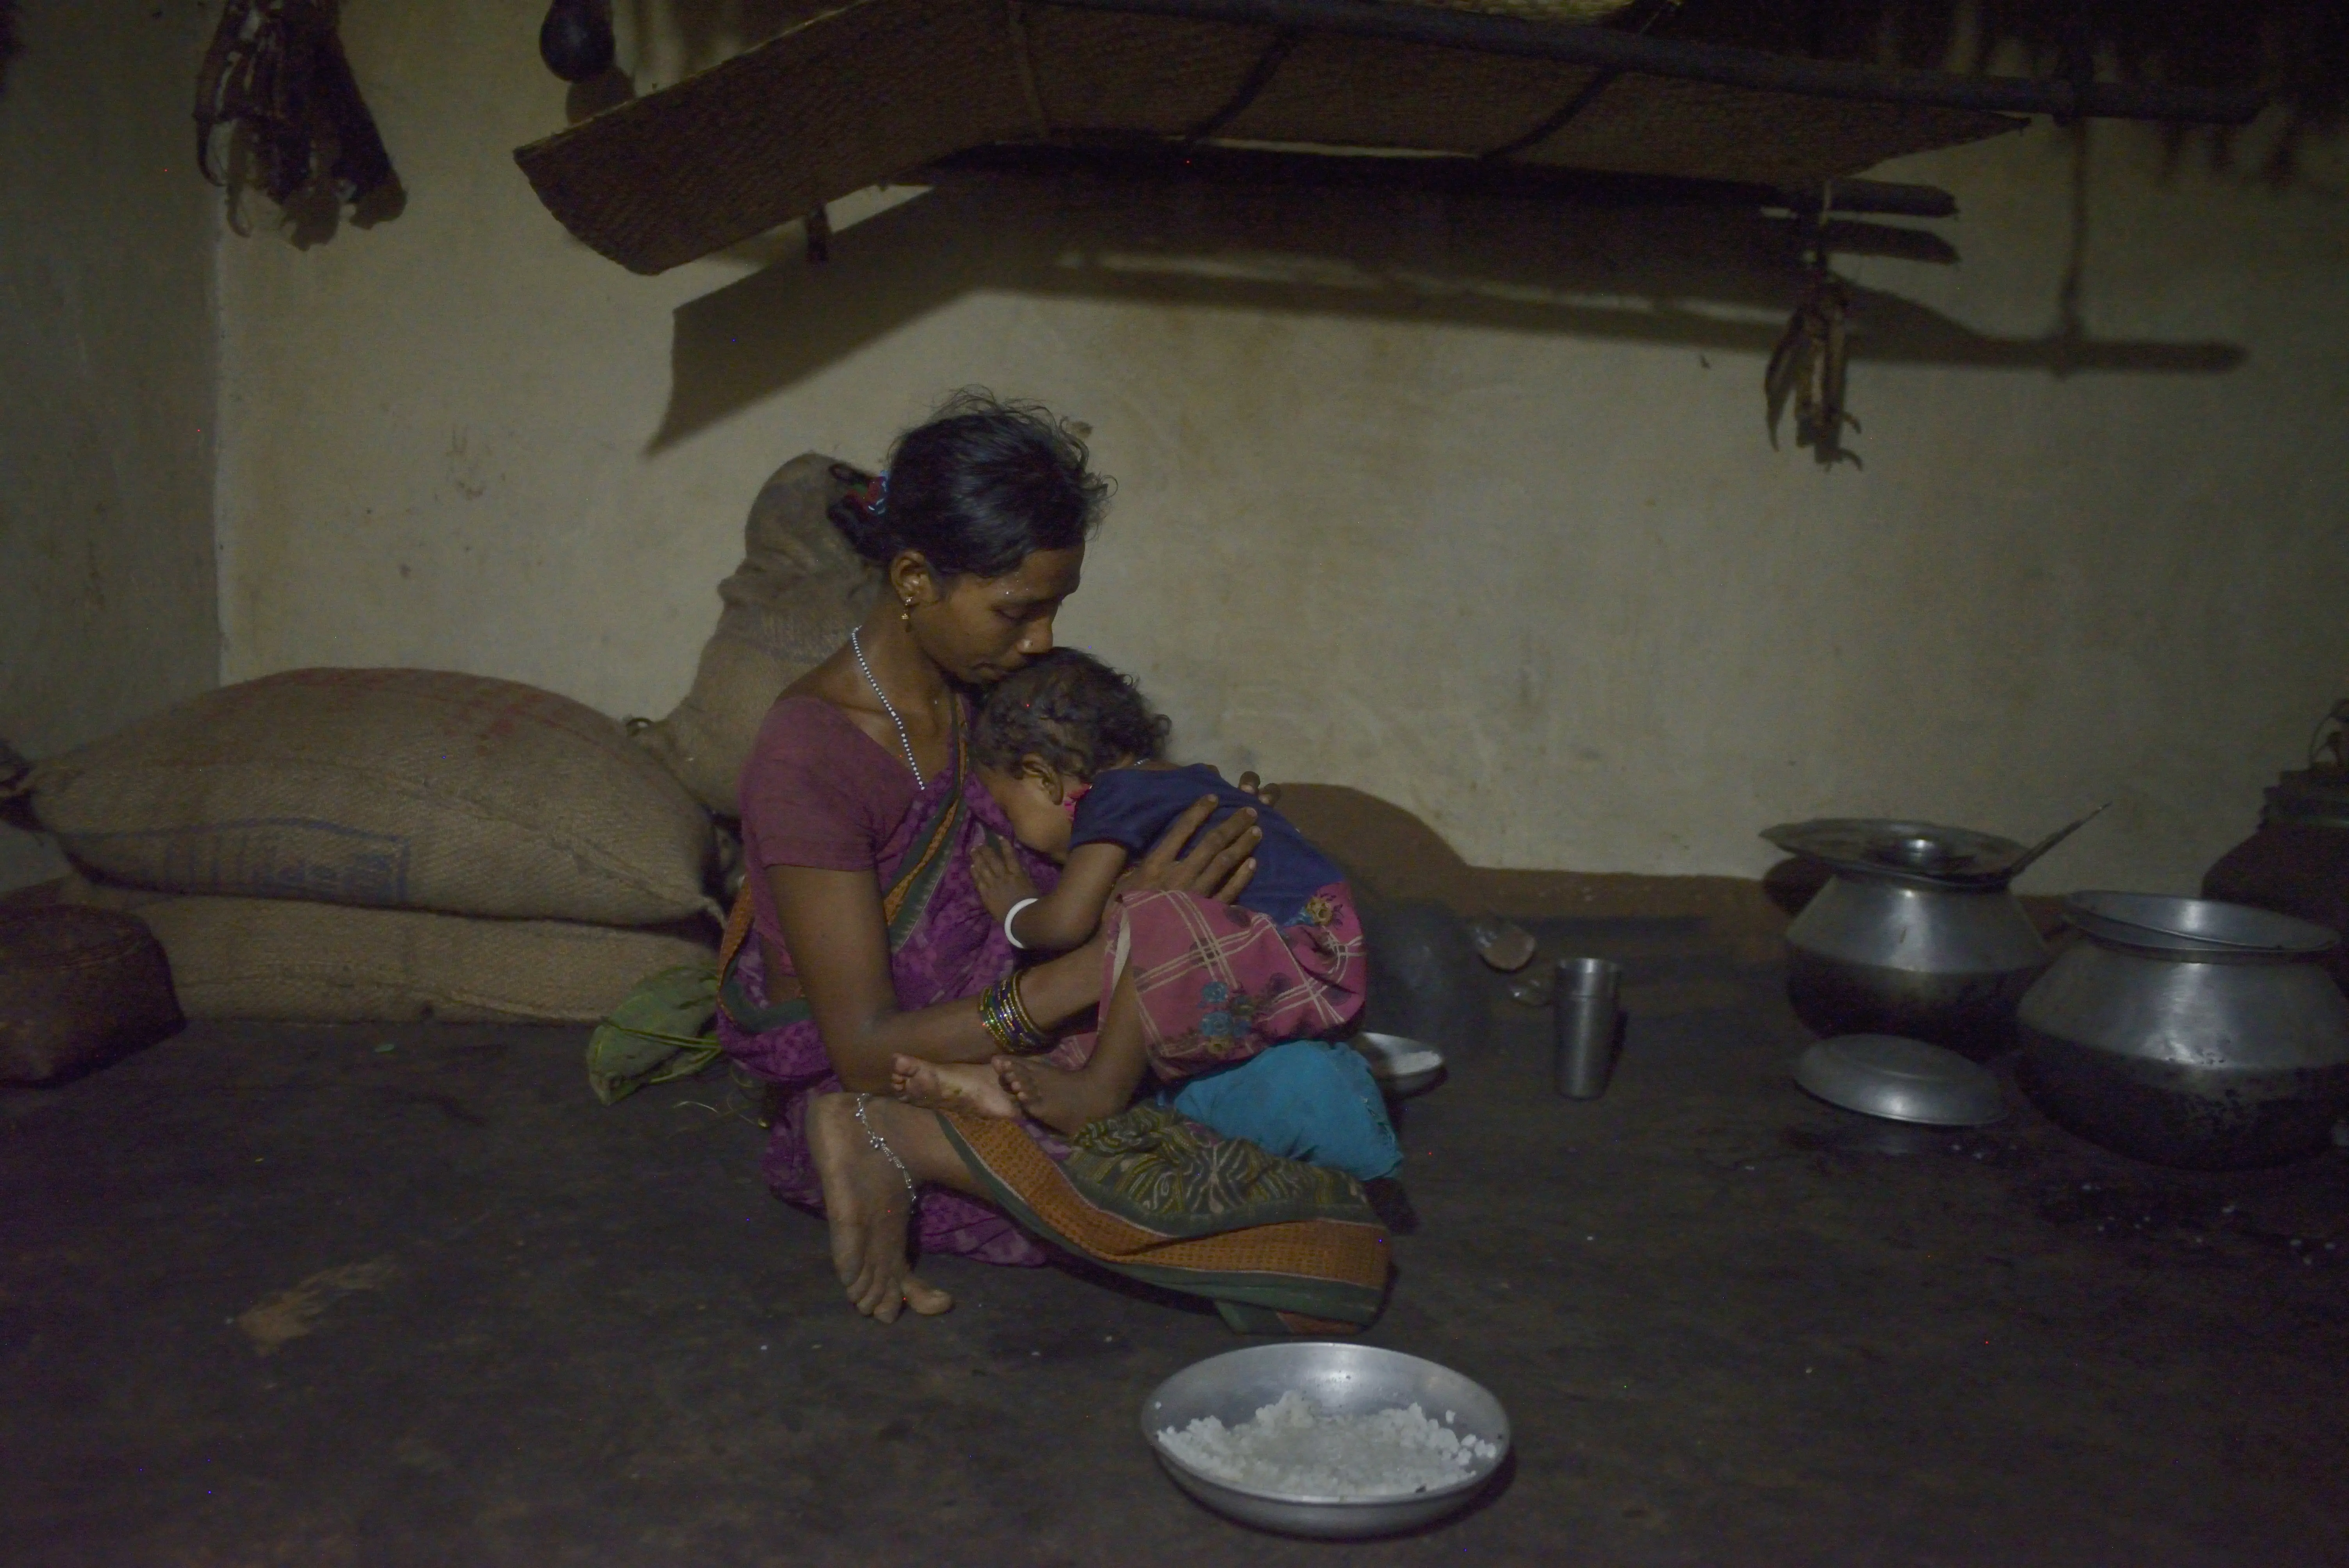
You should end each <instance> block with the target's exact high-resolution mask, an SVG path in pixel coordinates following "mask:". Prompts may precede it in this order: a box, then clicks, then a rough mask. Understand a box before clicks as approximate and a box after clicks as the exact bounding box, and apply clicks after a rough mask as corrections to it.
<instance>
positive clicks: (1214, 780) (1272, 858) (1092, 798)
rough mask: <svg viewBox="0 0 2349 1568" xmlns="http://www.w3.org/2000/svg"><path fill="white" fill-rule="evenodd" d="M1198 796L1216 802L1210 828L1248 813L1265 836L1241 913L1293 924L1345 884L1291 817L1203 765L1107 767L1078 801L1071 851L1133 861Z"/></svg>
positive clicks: (1326, 858) (1209, 822) (1209, 824)
mask: <svg viewBox="0 0 2349 1568" xmlns="http://www.w3.org/2000/svg"><path fill="white" fill-rule="evenodd" d="M1202 795H1213V796H1214V797H1215V798H1216V814H1215V815H1214V816H1212V817H1210V818H1208V819H1207V825H1208V826H1209V827H1213V826H1214V825H1215V824H1216V823H1217V822H1220V821H1222V820H1224V819H1225V818H1226V817H1228V816H1230V815H1231V814H1232V813H1233V812H1234V811H1237V810H1239V809H1240V808H1241V807H1243V806H1253V807H1255V808H1256V813H1257V826H1258V827H1259V828H1262V829H1263V830H1264V841H1263V842H1262V843H1260V844H1258V845H1257V849H1256V879H1255V880H1254V881H1253V882H1249V883H1248V885H1247V892H1243V893H1241V894H1240V896H1239V901H1238V902H1239V906H1240V907H1241V908H1242V909H1252V910H1254V911H1256V912H1257V913H1258V914H1261V915H1263V916H1264V917H1265V918H1266V919H1268V920H1269V921H1271V922H1272V923H1273V924H1275V925H1295V924H1296V923H1297V922H1298V920H1299V917H1300V916H1302V915H1303V913H1305V901H1306V900H1307V899H1309V898H1311V897H1312V896H1313V895H1314V894H1315V893H1317V892H1320V891H1321V890H1322V889H1323V888H1325V887H1328V886H1329V885H1330V883H1331V882H1343V881H1344V880H1345V877H1346V873H1345V872H1341V871H1340V870H1339V869H1338V867H1337V865H1336V864H1335V862H1333V861H1331V860H1330V857H1329V856H1327V855H1325V854H1323V853H1322V852H1321V851H1319V850H1317V849H1315V848H1314V847H1313V843H1312V841H1311V840H1309V839H1308V838H1307V837H1306V836H1305V835H1304V834H1302V833H1300V832H1299V831H1298V830H1297V829H1296V827H1295V825H1294V824H1292V823H1291V822H1290V821H1289V820H1288V818H1286V817H1284V816H1282V815H1281V814H1280V813H1279V812H1278V811H1276V810H1273V809H1272V808H1271V807H1269V806H1267V805H1265V804H1264V803H1262V802H1261V801H1259V800H1258V799H1257V798H1256V797H1255V796H1253V795H1251V794H1249V793H1248V792H1247V790H1245V789H1240V788H1239V787H1238V786H1237V785H1233V784H1226V783H1225V782H1224V780H1223V779H1222V778H1221V776H1219V775H1218V774H1217V773H1216V770H1215V769H1212V768H1210V767H1208V766H1207V765H1206V763H1204V762H1202V763H1196V764H1194V765H1193V766H1191V767H1189V768H1112V769H1109V770H1107V771H1106V772H1104V773H1102V775H1101V777H1099V778H1098V779H1094V780H1093V787H1092V789H1090V790H1088V791H1086V793H1085V797H1084V799H1081V800H1079V801H1078V802H1077V820H1076V828H1075V830H1074V831H1072V832H1071V834H1070V835H1069V847H1070V848H1071V849H1072V850H1073V849H1075V848H1076V847H1077V846H1078V845H1079V844H1097V843H1110V844H1116V845H1118V846H1120V847H1121V848H1123V850H1124V851H1125V852H1126V853H1127V854H1129V855H1138V854H1140V853H1141V852H1142V851H1144V850H1146V849H1148V848H1149V847H1150V846H1151V845H1153V844H1154V843H1156V842H1157V841H1158V835H1159V834H1161V833H1163V832H1164V831H1165V830H1166V824H1167V823H1169V822H1171V821H1173V820H1174V819H1175V818H1176V817H1178V816H1181V815H1182V814H1183V811H1184V810H1185V808H1187V807H1188V806H1189V805H1190V804H1191V803H1192V802H1193V801H1195V800H1196V799H1198V798H1199V797H1200V796H1202Z"/></svg>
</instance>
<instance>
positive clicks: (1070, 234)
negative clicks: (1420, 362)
mask: <svg viewBox="0 0 2349 1568" xmlns="http://www.w3.org/2000/svg"><path fill="white" fill-rule="evenodd" d="M1832 228H1833V229H1834V231H1835V232H1834V234H1833V236H1832V240H1833V244H1832V248H1833V249H1834V250H1836V251H1838V252H1840V253H1845V254H1854V253H1857V254H1883V255H1898V256H1901V257H1904V258H1906V259H1909V260H1916V261H1929V262H1930V261H1940V262H1952V261H1955V260H1956V259H1957V256H1956V253H1955V252H1954V251H1953V250H1951V248H1950V247H1949V246H1948V245H1947V243H1946V242H1943V241H1942V240H1941V239H1940V237H1939V236H1938V235H1935V234H1932V233H1929V232H1920V231H1917V230H1913V229H1905V228H1899V227H1895V226H1890V225H1884V224H1873V223H1837V224H1835V225H1832ZM1803 244H1804V235H1803V231H1802V228H1801V226H1800V225H1799V224H1798V223H1796V222H1795V221H1794V220H1792V219H1790V218H1785V217H1774V216H1771V215H1768V214H1766V213H1764V212H1762V211H1756V210H1754V208H1752V207H1751V206H1746V207H1735V206H1724V205H1720V204H1714V203H1703V202H1696V201H1687V200H1684V199H1683V200H1677V201H1674V200H1669V199H1663V198H1659V197H1656V196H1654V195H1652V194H1651V195H1645V196H1640V197H1638V198H1631V197H1628V196H1627V197H1626V198H1625V199H1624V200H1622V201H1611V202H1610V201H1576V202H1573V203H1570V204H1568V203H1561V202H1558V201H1526V200H1523V199H1517V198H1510V197H1504V196H1491V195H1484V194H1464V193H1461V192H1456V191H1454V192H1444V191H1432V190H1425V189H1417V190H1413V189H1385V190H1381V189H1378V188H1368V189H1364V188H1352V189H1348V188H1317V187H1310V186H1308V187H1296V186H1288V187H1280V188H1264V187H1249V186H1246V185H1239V186H1234V185H1227V184H1208V183H1206V182H1199V183H1185V182H1182V181H1175V182H1172V183H1167V182H1162V181H1131V180H1125V181H1122V180H1118V179H1115V178H1111V177H1085V178H1066V179H1060V180H1051V181H1047V180H1039V179H1035V178H1032V177H1026V176H1015V175H1006V174H986V175H968V174H963V175H953V176H948V177H946V179H945V182H943V183H941V184H939V185H938V186H936V188H935V189H933V190H932V191H930V192H929V193H928V194H927V195H925V196H922V197H920V198H918V199H917V200H915V201H908V202H905V203H904V204H903V205H900V206H897V207H894V208H891V209H890V210H888V211H885V212H882V213H880V214H879V215H877V216H875V217H873V218H870V219H868V220H866V221H865V222H862V223H859V224H857V225H856V226H855V227H854V228H853V229H850V230H847V231H845V232H841V233H839V234H837V235H836V236H833V238H832V240H831V243H830V254H831V260H830V261H829V263H825V264H823V265H812V264H810V263H808V262H807V260H806V259H805V255H804V239H803V237H802V233H801V231H800V228H799V226H798V225H792V226H790V227H788V228H786V229H784V230H781V231H778V232H777V233H776V234H775V235H771V236H768V237H766V238H764V239H762V240H760V241H755V242H750V244H748V245H745V246H741V247H737V248H736V249H735V250H734V251H732V252H729V253H726V254H727V255H729V256H730V257H732V258H734V259H737V260H747V261H750V262H751V263H753V264H757V263H765V264H764V265H762V266H761V270H759V271H757V272H754V273H751V274H750V276H748V277H745V278H743V279H742V280H740V282H738V283H734V284H729V285H728V286H726V287H724V288H721V289H719V290H717V291H716V292H714V293H712V294H705V295H703V296H702V297H701V298H699V299H697V300H694V301H692V302H690V303H689V304H685V305H682V306H680V307H679V308H678V311H677V313H676V325H675V335H674V338H673V343H672V347H671V353H670V359H671V373H672V380H671V386H670V392H669V402H668V407H667V412H666V414H665V416H664V418H663V419H662V421H661V425H660V428H659V429H658V430H657V432H656V433H655V434H654V436H653V438H652V439H651V441H650V443H649V448H648V449H650V450H654V451H657V450H659V449H663V448H665V447H667V446H668V445H670V444H672V443H674V442H676V441H678V440H681V439H683V438H686V437H688V436H690V435H692V434H693V433H694V432H696V431H698V430H700V429H702V428H706V427H708V426H709V425H711V424H714V423H716V422H717V421H719V419H722V418H726V417H727V416H729V415H731V414H733V413H735V412H737V411H739V410H740V409H742V408H745V407H750V405H752V404H754V403H756V402H758V401H760V400H761V399H762V398H764V397H769V396H771V395H772V394H774V393H776V392H780V391H782V390H784V389H785V388H788V387H792V386H793V385H795V384H797V383H798V382H800V381H802V380H803V379H805V378H806V377H810V376H812V375H813V374H815V373H816V372H817V371H819V370H821V369H823V367H824V366H829V365H831V364H833V363H835V362H836V361H838V360H840V359H842V358H844V357H845V356H848V355H850V354H853V353H854V352H855V351H856V350H857V349H858V348H860V347H862V346H864V345H866V344H868V343H871V342H873V341H874V340H876V339H878V338H880V337H882V336H884V335H887V334H888V333H890V332H892V331H895V330H896V329H897V328H899V327H902V326H904V325H906V324H907V323H909V322H912V321H914V320H916V319H917V318H918V317H921V316H923V315H927V314H929V313H931V312H933V311H936V310H937V309H939V308H940V307H941V306H943V305H945V304H948V303H950V302H951V301H953V300H955V299H957V298H958V297H960V296H962V295H965V294H971V293H974V292H979V291H993V292H998V293H1009V294H1026V295H1031V296H1046V297H1064V298H1081V299H1092V300H1107V301H1116V302H1127V303H1135V304H1176V305H1190V306H1203V307H1209V308H1226V309H1236V310H1250V311H1277V312H1282V313H1287V314H1291V315H1325V316H1356V317H1367V318H1372V319H1383V320H1397V321H1428V322H1454V323H1461V324H1464V325H1475V326H1485V327H1498V328H1504V329H1507V330H1512V331H1517V332H1526V333H1547V334H1555V335H1562V336H1569V337H1588V338H1609V339H1619V340H1624V341H1630V342H1635V343H1649V344H1658V345H1668V346H1679V347H1690V348H1698V349H1719V350H1723V351H1725V352H1733V353H1743V354H1749V355H1754V356H1766V355H1768V354H1769V352H1770V350H1771V347H1772V346H1773V345H1774V344H1775V343H1776V341H1777V340H1778V337H1779V335H1780V334H1781V333H1782V332H1783V331H1784V330H1785V323H1786V315H1787V312H1788V311H1789V310H1790V309H1792V308H1793V305H1794V304H1795V300H1796V298H1797V297H1798V296H1799V295H1800V294H1801V292H1802V288H1803V284H1804V278H1805V272H1804V255H1803ZM1851 295H1852V299H1853V304H1854V306H1855V308H1856V313H1857V325H1856V327H1855V335H1854V338H1853V343H1852V350H1851V352H1852V356H1853V357H1854V358H1857V359H1863V360H1877V361H1889V362H1897V363H1909V364H1930V365H1957V366H1985V367H1992V368H2005V369H2045V370H2048V371H2051V372H2056V373H2066V372H2076V371H2085V370H2106V371H2126V372H2137V373H2147V372H2165V373H2173V374H2174V373H2187V374H2203V375H2208V374H2216V373H2221V372H2225V371H2229V370H2231V369H2233V368H2235V367H2236V366H2239V365H2240V364H2241V363H2242V362H2243V359H2244V351H2243V350H2242V349H2241V348H2240V346H2236V345H2233V344H2226V343H2150V342H2112V341H2097V340H2094V339H2085V338H2083V337H2082V336H2081V335H2079V334H2078V332H2077V329H2076V326H2073V327H2069V328H2067V327H2065V326H2064V325H2062V324H2061V322H2060V321H2059V323H2058V325H2054V326H2052V327H2051V329H2050V331H2049V332H2048V333H2047V334H2046V335H2042V336H2036V337H1999V336H1994V335H1986V334H1982V333H1979V332H1976V331H1974V330H1973V329H1972V328H1971V327H1968V326H1965V325H1962V324H1961V323H1959V322H1956V321H1953V320H1951V318H1950V317H1948V316H1946V315H1941V314H1940V313H1939V312H1937V311H1934V310H1931V309H1930V308H1928V307H1926V306H1924V305H1920V304H1916V303H1914V302H1913V301H1909V300H1905V299H1902V298H1900V297H1899V296H1898V295H1895V294H1886V293H1884V292H1882V291H1880V290H1875V289H1867V288H1859V287H1854V288H1853V289H1852V290H1851ZM1755 401H1756V409H1757V413H1758V412H1759V405H1760V398H1759V397H1758V396H1757V397H1756V399H1755Z"/></svg>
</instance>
